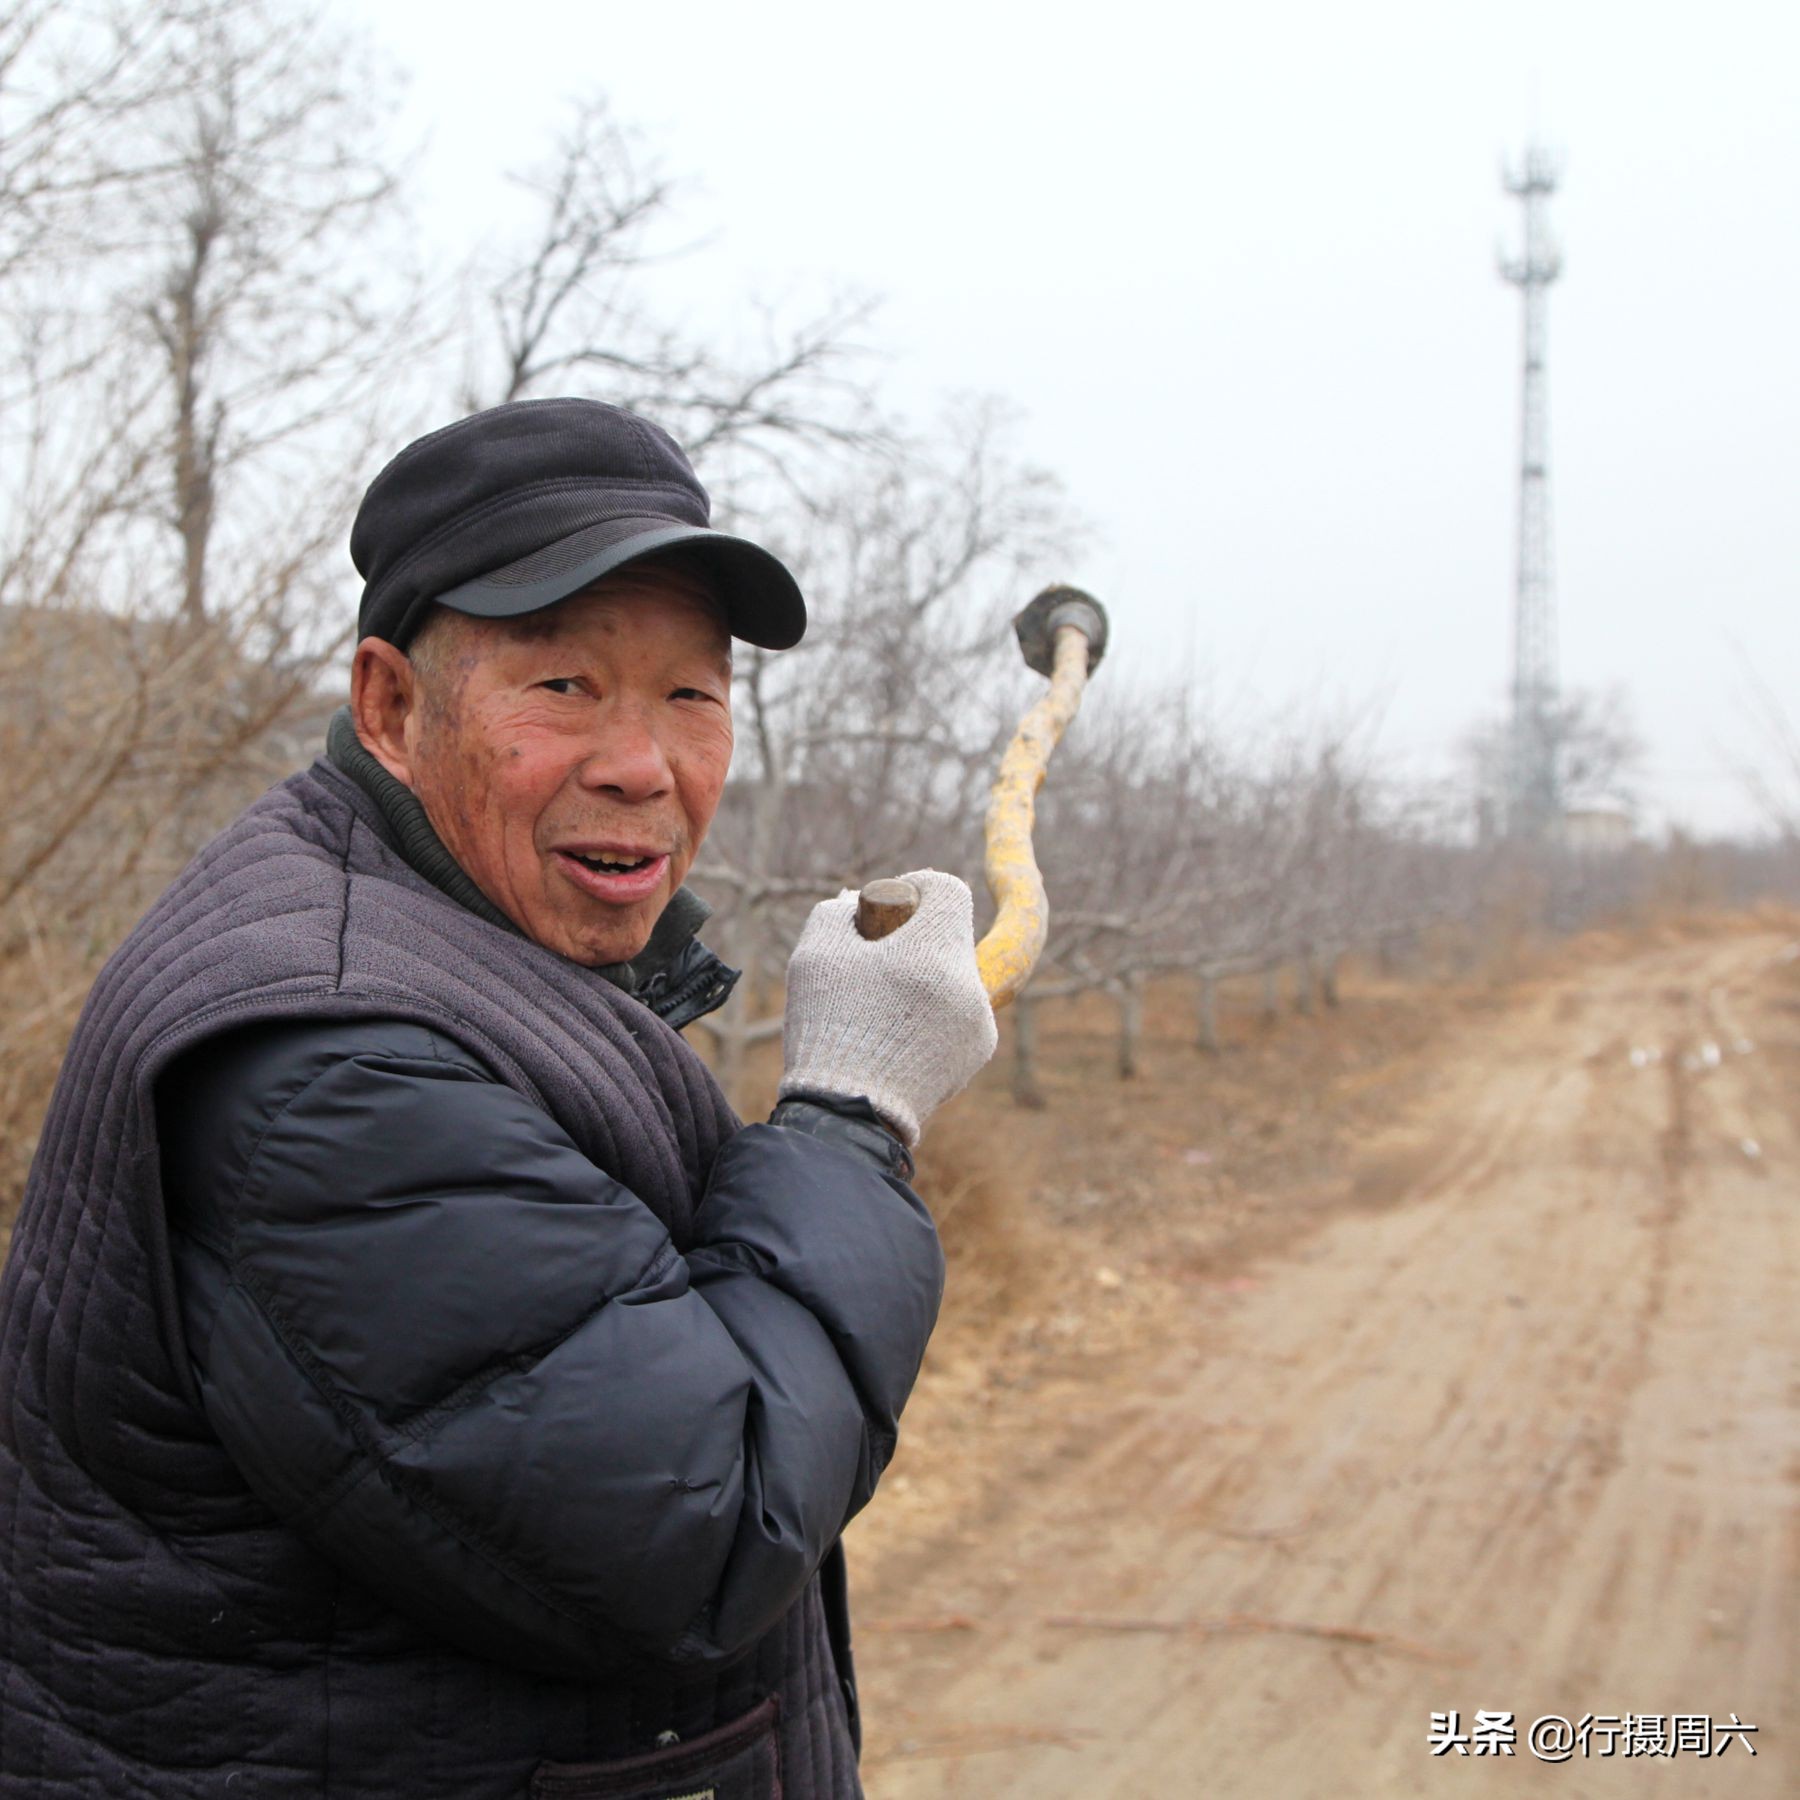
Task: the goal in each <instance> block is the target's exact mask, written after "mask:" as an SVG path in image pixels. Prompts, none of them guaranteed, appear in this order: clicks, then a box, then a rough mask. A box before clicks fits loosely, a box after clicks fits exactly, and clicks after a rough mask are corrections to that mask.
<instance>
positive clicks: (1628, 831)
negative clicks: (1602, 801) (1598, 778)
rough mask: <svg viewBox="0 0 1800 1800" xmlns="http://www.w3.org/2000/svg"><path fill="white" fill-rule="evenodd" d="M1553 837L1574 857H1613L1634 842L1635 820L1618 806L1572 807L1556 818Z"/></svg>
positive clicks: (1635, 832)
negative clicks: (1574, 855)
mask: <svg viewBox="0 0 1800 1800" xmlns="http://www.w3.org/2000/svg"><path fill="white" fill-rule="evenodd" d="M1556 837H1557V842H1558V843H1559V844H1560V845H1561V846H1562V848H1563V849H1565V850H1570V851H1573V852H1574V853H1575V854H1576V855H1577V856H1616V855H1617V854H1618V853H1619V852H1620V851H1621V850H1629V849H1630V848H1631V846H1632V845H1633V844H1635V843H1636V842H1637V821H1636V820H1635V819H1634V818H1633V817H1632V816H1631V814H1630V813H1628V812H1626V811H1625V810H1624V809H1623V808H1622V807H1616V806H1585V807H1576V808H1572V809H1571V810H1570V811H1568V812H1565V813H1563V814H1561V815H1560V816H1559V817H1558V819H1557V822H1556Z"/></svg>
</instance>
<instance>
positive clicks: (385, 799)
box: [325, 706, 739, 1031]
mask: <svg viewBox="0 0 1800 1800" xmlns="http://www.w3.org/2000/svg"><path fill="white" fill-rule="evenodd" d="M325 755H326V758H327V760H329V762H330V763H331V765H332V766H333V767H334V768H336V769H337V770H339V771H340V772H341V773H343V774H344V775H347V776H348V777H349V778H350V780H352V781H354V782H355V783H356V785H357V786H358V787H360V788H361V789H362V790H363V792H364V793H365V794H367V795H368V796H369V798H370V799H371V800H373V801H374V802H375V804H376V806H378V807H379V808H380V809H381V816H382V818H383V819H384V820H385V821H386V822H387V825H388V828H389V830H391V831H392V832H393V834H394V847H395V848H396V849H397V850H398V851H399V852H400V854H401V855H402V856H403V857H405V859H406V861H407V863H408V864H409V865H410V866H411V867H412V868H413V869H415V870H417V871H418V873H419V874H421V875H423V876H424V877H425V879H426V880H427V881H429V882H430V883H431V884H432V886H433V887H435V888H437V889H438V890H439V891H440V892H442V893H445V894H448V895H449V896H450V898H451V899H452V900H454V901H455V902H456V903H457V905H459V906H462V907H465V908H466V909H467V910H468V911H470V912H472V913H474V914H475V915H476V917H477V918H482V919H486V920H487V922H488V923H489V924H490V925H497V926H499V928H500V929H501V930H502V931H509V932H511V933H512V935H513V936H514V937H523V936H524V933H523V932H521V931H520V930H519V928H518V926H517V925H515V924H514V923H513V922H512V920H511V919H509V918H508V917H507V916H506V914H505V913H503V912H502V911H501V910H500V909H499V907H497V906H496V905H495V904H494V903H493V901H491V900H490V899H489V898H488V897H487V895H486V894H484V893H483V892H482V891H481V889H480V888H478V887H477V886H476V885H475V883H474V882H473V881H472V880H471V879H470V878H469V874H468V872H467V870H465V869H464V868H463V866H462V865H461V864H460V863H459V862H458V861H457V860H456V859H455V857H453V856H452V855H451V854H450V852H449V851H448V850H447V849H446V848H445V846H444V840H443V839H442V838H440V837H439V836H438V834H437V832H436V830H435V829H434V827H433V826H432V823H431V820H430V819H429V818H427V817H426V814H425V808H424V807H423V806H421V805H420V804H419V801H418V798H417V796H416V795H415V794H414V793H413V791H412V789H411V788H409V787H408V786H407V785H406V783H405V782H403V781H401V780H399V779H397V778H396V777H395V776H393V775H391V774H389V773H388V771H387V770H386V769H384V768H383V767H382V766H381V764H380V763H379V762H378V761H377V760H376V759H375V758H374V756H372V755H371V754H370V753H369V751H368V750H367V749H365V748H364V746H363V743H362V740H361V739H360V738H358V737H357V735H356V727H355V725H354V724H352V723H351V719H350V709H349V707H347V706H340V707H339V708H338V710H337V711H336V712H335V713H333V714H332V716H331V723H330V725H329V726H328V727H327V728H326V732H325ZM711 916H712V908H711V907H710V906H708V905H707V904H706V902H705V901H704V900H702V899H701V898H700V896H699V895H698V894H696V893H695V892H694V891H693V889H692V888H686V887H684V888H678V889H677V890H676V891H675V894H674V895H673V897H672V898H671V899H670V901H669V904H668V905H667V906H665V907H664V908H663V912H662V917H661V918H660V919H658V920H657V921H656V929H655V930H654V931H652V932H651V933H650V941H649V943H647V944H646V945H645V946H644V947H643V949H642V950H640V951H639V952H638V954H637V955H636V956H634V957H633V958H632V959H631V961H630V962H622V963H606V964H603V965H601V966H600V967H597V968H595V969H594V970H593V971H592V972H593V973H594V974H596V975H598V976H600V977H601V978H602V979H603V980H605V981H609V982H611V983H612V985H613V986H614V987H616V988H622V989H623V990H624V991H625V992H626V993H628V994H630V995H631V996H632V997H633V998H634V999H636V1000H639V1001H641V1002H642V1003H643V1004H644V1005H645V1006H647V1007H649V1008H650V1010H651V1011H652V1012H653V1013H655V1014H656V1015H657V1017H658V1018H660V1019H662V1020H663V1021H664V1022H665V1023H666V1024H669V1025H672V1026H674V1028H675V1029H676V1030H677V1031H679V1030H680V1029H681V1028H682V1027H683V1026H684V1025H691V1024H692V1023H693V1022H694V1020H696V1019H698V1018H701V1017H703V1016H704V1015H705V1014H707V1013H709V1012H712V1011H713V1010H715V1008H717V1007H720V1006H723V1005H724V1004H725V1002H726V1000H727V999H728V998H729V997H730V994H731V990H732V988H733V987H734V986H735V985H736V983H737V979H738V974H739V971H738V970H736V969H728V968H727V967H726V966H725V964H724V963H723V962H721V961H720V960H719V958H718V957H716V956H715V955H714V954H713V953H712V951H710V950H708V949H707V947H706V946H705V945H704V944H702V943H701V942H700V940H699V937H698V936H697V935H696V934H697V933H698V932H699V930H700V927H701V926H702V925H704V924H705V923H706V921H707V920H708V919H709V918H710V917H711Z"/></svg>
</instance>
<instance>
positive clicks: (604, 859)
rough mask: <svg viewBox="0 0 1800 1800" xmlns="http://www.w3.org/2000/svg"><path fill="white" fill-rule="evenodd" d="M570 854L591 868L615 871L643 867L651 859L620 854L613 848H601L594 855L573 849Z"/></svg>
mask: <svg viewBox="0 0 1800 1800" xmlns="http://www.w3.org/2000/svg"><path fill="white" fill-rule="evenodd" d="M569 854H570V855H571V856H573V857H574V858H575V860H576V861H577V862H581V863H586V864H587V866H588V867H589V868H590V869H611V870H614V871H615V872H622V871H624V870H627V869H641V868H642V867H643V866H644V864H645V863H647V862H648V861H649V860H650V859H649V857H647V856H620V855H617V854H616V853H614V852H613V851H611V850H601V851H599V852H597V853H596V854H595V855H593V856H584V855H583V854H582V853H581V852H580V851H579V850H571V851H570V852H569Z"/></svg>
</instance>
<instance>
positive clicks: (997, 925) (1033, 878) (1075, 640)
mask: <svg viewBox="0 0 1800 1800" xmlns="http://www.w3.org/2000/svg"><path fill="white" fill-rule="evenodd" d="M1054 656H1055V661H1054V664H1053V667H1052V672H1051V676H1050V691H1049V692H1048V693H1047V694H1045V695H1044V696H1043V698H1042V699H1040V700H1039V701H1038V703H1037V704H1036V705H1035V706H1034V707H1032V709H1031V710H1030V712H1028V713H1027V714H1026V715H1025V717H1024V718H1023V719H1021V720H1020V721H1019V729H1018V731H1017V732H1016V733H1014V735H1013V741H1012V742H1011V743H1010V744H1008V745H1007V747H1006V754H1005V756H1003V757H1002V758H1001V759H1000V773H999V775H998V777H997V778H996V779H995V782H994V787H993V792H992V793H991V794H990V795H989V797H988V810H987V884H988V891H989V892H990V893H991V894H992V895H993V896H994V904H995V906H996V907H997V908H998V911H997V912H996V913H995V915H994V923H993V928H992V929H991V930H990V931H989V932H988V934H987V936H986V937H984V938H983V939H982V940H981V942H980V943H979V944H977V945H976V946H975V961H976V963H977V965H978V966H979V967H980V969H981V983H982V986H983V987H985V988H986V989H987V994H988V999H989V1000H991V1001H992V1002H993V1004H994V1010H995V1011H996V1012H998V1011H999V1010H1000V1008H1001V1007H1003V1006H1005V1005H1006V1004H1007V1002H1008V1001H1009V1000H1011V999H1012V998H1013V997H1014V996H1015V995H1016V994H1017V993H1018V991H1019V989H1020V988H1022V987H1023V986H1024V985H1025V983H1026V982H1027V981H1029V980H1030V979H1031V971H1032V970H1033V969H1034V968H1035V967H1036V966H1037V959H1038V957H1039V956H1040V955H1042V953H1043V949H1044V940H1045V938H1046V937H1047V936H1048V935H1049V931H1050V901H1049V898H1048V896H1047V895H1046V894H1045V893H1044V877H1043V875H1042V874H1041V873H1040V872H1039V870H1038V866H1037V858H1036V856H1035V855H1033V853H1032V849H1031V827H1032V824H1033V822H1034V821H1035V819H1036V817H1037V792H1038V789H1039V788H1041V787H1042V786H1043V785H1044V772H1045V770H1046V769H1048V768H1049V766H1050V753H1051V752H1052V751H1053V750H1054V749H1055V748H1056V746H1057V744H1058V743H1059V742H1060V741H1061V739H1062V734H1063V731H1064V730H1065V728H1066V727H1067V726H1068V723H1069V721H1070V720H1071V719H1072V718H1074V716H1075V711H1076V708H1077V707H1079V706H1080V705H1081V696H1082V693H1083V691H1084V690H1085V689H1086V687H1087V678H1088V663H1089V655H1088V639H1087V636H1086V634H1085V633H1083V632H1082V631H1080V630H1078V629H1077V628H1076V627H1075V626H1073V625H1064V626H1063V627H1061V629H1060V630H1058V631H1057V633H1056V637H1055V643H1054Z"/></svg>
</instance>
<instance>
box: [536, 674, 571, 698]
mask: <svg viewBox="0 0 1800 1800" xmlns="http://www.w3.org/2000/svg"><path fill="white" fill-rule="evenodd" d="M538 686H539V687H542V688H548V689H549V690H550V691H551V693H553V694H572V693H574V692H575V690H576V689H577V688H579V687H580V686H581V683H580V681H579V680H578V679H577V678H576V677H575V676H573V675H558V676H556V677H554V679H552V680H550V681H540V682H539V683H538Z"/></svg>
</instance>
